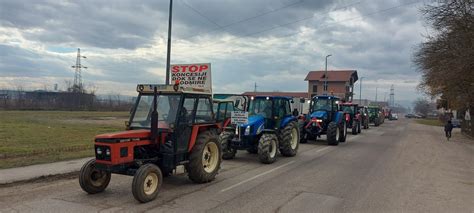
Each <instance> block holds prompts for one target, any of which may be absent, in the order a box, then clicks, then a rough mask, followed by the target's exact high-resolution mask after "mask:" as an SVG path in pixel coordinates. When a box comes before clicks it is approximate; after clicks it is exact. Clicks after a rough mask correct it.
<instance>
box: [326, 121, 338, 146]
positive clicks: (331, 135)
mask: <svg viewBox="0 0 474 213" xmlns="http://www.w3.org/2000/svg"><path fill="white" fill-rule="evenodd" d="M339 133H340V131H339V127H338V126H337V124H336V122H334V121H332V122H330V123H329V124H328V129H327V132H326V137H327V141H328V145H331V146H337V145H338V144H339V141H338V136H339Z"/></svg>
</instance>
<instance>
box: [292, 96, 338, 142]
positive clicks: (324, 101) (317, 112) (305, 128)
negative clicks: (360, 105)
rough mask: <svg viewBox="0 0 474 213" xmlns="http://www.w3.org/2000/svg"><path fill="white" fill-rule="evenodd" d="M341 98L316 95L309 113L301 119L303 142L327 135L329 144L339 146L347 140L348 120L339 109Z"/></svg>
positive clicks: (300, 127) (300, 126)
mask: <svg viewBox="0 0 474 213" xmlns="http://www.w3.org/2000/svg"><path fill="white" fill-rule="evenodd" d="M339 102H340V100H339V98H338V97H334V96H314V97H313V98H312V99H311V103H310V108H309V113H308V114H307V115H306V116H304V117H302V118H301V119H300V120H299V129H300V131H301V132H300V135H301V141H300V142H301V143H306V142H307V141H308V140H309V139H313V140H315V139H317V138H320V137H321V135H326V138H327V142H328V145H333V146H337V145H338V144H339V142H345V141H346V135H347V121H346V117H347V116H345V114H344V112H342V111H341V110H340V109H339Z"/></svg>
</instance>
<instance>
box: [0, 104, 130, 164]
mask: <svg viewBox="0 0 474 213" xmlns="http://www.w3.org/2000/svg"><path fill="white" fill-rule="evenodd" d="M127 118H128V113H127V112H74V111H0V168H10V167H18V166H26V165H31V164H38V163H48V162H54V161H58V160H67V159H74V158H81V157H87V156H93V154H94V152H93V138H94V136H95V135H97V134H101V133H106V132H113V131H120V130H123V129H124V121H125V120H127Z"/></svg>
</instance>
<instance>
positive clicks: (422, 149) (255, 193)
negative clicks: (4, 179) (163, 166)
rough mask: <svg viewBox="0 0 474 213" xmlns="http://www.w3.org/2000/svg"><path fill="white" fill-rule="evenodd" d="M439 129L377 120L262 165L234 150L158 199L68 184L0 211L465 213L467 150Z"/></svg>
mask: <svg viewBox="0 0 474 213" xmlns="http://www.w3.org/2000/svg"><path fill="white" fill-rule="evenodd" d="M456 137H460V136H459V135H458V134H455V135H454V138H453V139H452V140H451V142H447V141H446V140H445V138H444V137H443V132H442V129H441V128H440V127H431V126H424V125H420V124H415V123H414V122H411V121H409V120H405V119H401V120H399V121H386V122H385V123H384V124H383V125H382V126H380V127H371V128H370V129H369V130H368V131H363V133H362V134H359V135H357V136H352V135H349V136H348V141H347V142H346V143H343V144H340V145H339V146H327V145H326V144H325V142H324V141H317V142H310V143H308V144H301V145H300V149H299V152H298V154H297V156H295V157H291V158H285V157H280V158H279V159H278V160H277V162H275V163H274V164H271V165H264V164H260V163H259V162H258V161H257V158H256V156H255V155H251V154H247V153H246V152H245V151H241V152H239V154H238V155H237V158H236V159H234V160H231V161H224V162H223V165H222V170H221V172H220V174H219V175H218V176H217V178H216V180H215V181H213V182H211V183H208V184H201V185H199V184H193V183H192V182H191V181H189V180H188V179H187V176H186V175H185V174H181V175H176V176H172V177H168V178H165V179H164V184H163V188H162V190H161V192H160V195H159V196H158V198H157V199H156V200H154V201H152V202H149V203H145V204H140V203H138V202H137V201H135V199H134V198H133V196H132V193H131V183H132V177H128V176H120V175H113V176H112V181H111V183H110V185H109V187H108V188H107V190H106V191H105V192H104V193H101V194H97V195H88V194H86V193H85V192H83V191H82V190H81V189H80V187H79V183H78V181H77V179H61V180H55V181H49V182H41V183H29V184H22V185H16V186H10V187H3V188H0V212H10V211H19V212H95V211H103V212H115V211H126V212H129V211H139V212H145V211H150V212H474V199H473V198H474V143H472V142H465V141H466V140H457V139H456Z"/></svg>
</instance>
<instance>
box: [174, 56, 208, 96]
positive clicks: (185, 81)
mask: <svg viewBox="0 0 474 213" xmlns="http://www.w3.org/2000/svg"><path fill="white" fill-rule="evenodd" d="M170 74H171V75H170V80H171V84H174V83H176V82H179V86H180V87H183V88H188V87H192V88H195V89H202V90H205V91H210V92H211V93H212V79H211V64H210V63H200V64H173V65H171V69H170Z"/></svg>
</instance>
